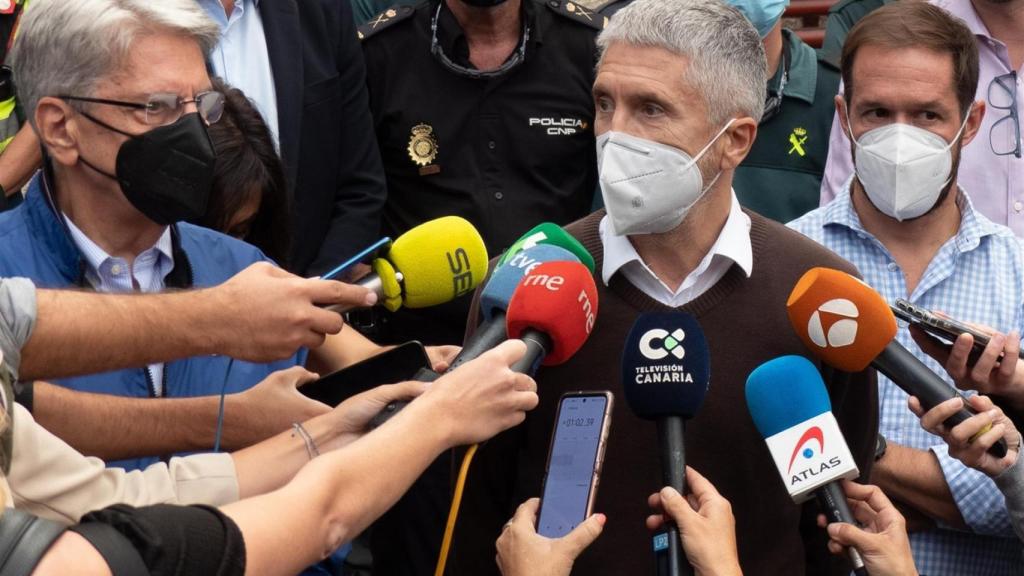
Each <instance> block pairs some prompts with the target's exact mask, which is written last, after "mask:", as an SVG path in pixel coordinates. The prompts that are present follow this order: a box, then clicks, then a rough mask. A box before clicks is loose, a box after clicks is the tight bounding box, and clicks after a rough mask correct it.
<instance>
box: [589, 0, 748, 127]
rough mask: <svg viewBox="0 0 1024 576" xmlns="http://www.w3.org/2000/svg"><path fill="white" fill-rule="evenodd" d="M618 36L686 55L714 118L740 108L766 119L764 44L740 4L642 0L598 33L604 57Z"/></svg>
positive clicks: (691, 77)
mask: <svg viewBox="0 0 1024 576" xmlns="http://www.w3.org/2000/svg"><path fill="white" fill-rule="evenodd" d="M615 42H622V43H624V44H630V45H634V46H644V47H652V48H664V49H665V50H668V51H669V52H672V53H673V54H678V55H680V56H683V57H685V58H686V59H687V60H688V61H689V66H688V67H687V71H686V80H687V81H688V82H689V84H690V85H691V86H693V87H694V88H695V89H696V90H697V91H698V92H700V93H701V94H702V95H703V97H704V99H705V102H706V103H707V106H708V114H709V116H710V118H709V120H710V121H711V122H712V123H714V124H724V123H725V122H726V121H727V120H729V119H730V118H734V117H736V115H737V114H742V115H746V116H750V117H751V118H753V119H754V120H757V121H760V120H761V115H762V114H763V113H764V100H765V86H766V85H767V83H768V79H767V68H768V63H767V60H766V59H765V53H764V45H763V44H762V41H761V37H760V36H759V35H758V33H757V30H755V29H754V27H753V25H751V24H750V22H749V21H748V20H747V19H746V17H744V16H743V14H741V13H740V12H739V11H738V10H736V9H735V8H733V7H731V6H729V5H727V4H725V3H723V2H720V1H719V0H636V1H635V2H633V3H632V4H630V5H629V6H627V7H625V8H623V9H622V10H620V11H619V12H617V13H616V14H615V16H613V17H612V18H611V20H610V21H609V23H608V26H607V27H606V28H605V29H604V31H603V32H601V35H600V36H598V38H597V46H598V49H599V50H600V53H601V60H603V59H604V54H605V52H606V51H607V50H608V47H609V46H611V45H612V44H614V43H615ZM600 66H601V64H600V61H599V62H598V67H600Z"/></svg>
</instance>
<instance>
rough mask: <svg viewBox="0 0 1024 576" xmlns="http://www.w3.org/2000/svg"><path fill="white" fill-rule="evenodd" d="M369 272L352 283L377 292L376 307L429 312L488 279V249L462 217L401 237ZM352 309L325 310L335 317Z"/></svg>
mask: <svg viewBox="0 0 1024 576" xmlns="http://www.w3.org/2000/svg"><path fill="white" fill-rule="evenodd" d="M371 267H372V268H373V272H372V273H371V274H368V275H367V276H365V277H364V278H362V279H360V280H359V281H358V282H356V285H358V286H365V287H367V288H369V289H371V290H373V291H374V292H376V293H377V298H378V300H377V303H378V305H380V306H384V308H387V309H388V310H390V311H392V312H394V311H395V310H398V309H399V308H401V307H402V306H405V307H406V308H428V307H430V306H436V305H438V304H443V303H445V302H449V301H451V300H454V299H455V298H457V297H459V296H462V295H463V294H468V293H469V292H470V291H472V290H473V289H474V288H476V285H477V284H479V283H480V282H481V281H482V280H483V279H484V277H485V276H486V275H487V247H486V246H484V240H483V238H481V237H480V233H479V232H477V230H476V228H474V227H473V225H472V224H470V223H469V222H468V221H466V220H465V219H464V218H459V217H458V216H445V217H443V218H437V219H436V220H431V221H429V222H424V223H423V224H420V225H419V226H416V227H415V228H413V229H411V230H409V231H408V232H406V233H405V234H402V235H401V236H399V237H398V239H397V240H395V242H394V244H392V245H391V248H390V249H389V250H388V251H387V253H386V254H385V255H384V256H383V257H380V258H375V259H374V260H373V262H372V263H371ZM352 308H354V307H353V306H349V305H337V306H329V307H328V309H329V310H334V311H336V312H339V313H344V312H348V311H349V310H351V309H352Z"/></svg>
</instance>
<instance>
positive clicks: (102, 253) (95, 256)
mask: <svg viewBox="0 0 1024 576" xmlns="http://www.w3.org/2000/svg"><path fill="white" fill-rule="evenodd" d="M61 216H63V218H64V222H66V223H67V225H68V230H69V231H70V232H71V240H72V241H74V243H75V246H77V247H78V251H79V253H81V254H82V257H83V258H84V259H85V262H86V263H87V264H88V265H89V269H90V270H91V271H93V272H98V271H99V270H100V267H101V266H102V265H103V263H104V262H106V261H107V260H109V259H110V258H111V256H110V254H107V252H106V250H104V249H103V248H100V246H99V245H98V244H96V243H95V242H93V241H92V239H90V238H89V237H88V236H86V235H85V232H82V230H81V229H79V228H78V226H75V223H74V222H72V221H71V218H68V216H67V214H61ZM153 250H155V251H156V252H158V253H159V254H161V255H163V256H164V257H166V258H167V260H168V261H170V262H174V252H173V246H172V243H171V227H170V226H167V227H165V228H164V232H163V234H161V235H160V237H159V238H157V241H156V244H154V245H153V246H152V247H151V248H150V249H149V250H145V251H144V252H143V253H142V254H145V253H146V252H150V251H153ZM140 256H141V254H140Z"/></svg>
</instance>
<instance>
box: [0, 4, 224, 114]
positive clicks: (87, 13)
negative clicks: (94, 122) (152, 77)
mask: <svg viewBox="0 0 1024 576" xmlns="http://www.w3.org/2000/svg"><path fill="white" fill-rule="evenodd" d="M159 32H170V33H172V34H177V35H180V36H184V37H187V38H191V39H193V40H195V41H196V43H198V44H199V48H200V49H201V50H202V51H203V54H204V55H207V54H209V53H210V51H211V50H212V49H213V47H214V46H216V45H217V42H218V40H219V39H220V29H219V28H218V27H217V24H215V23H214V22H213V20H211V19H210V18H209V17H208V16H207V15H206V13H205V12H204V11H203V9H202V8H200V7H199V4H198V3H197V2H196V1H195V0H32V2H31V4H29V6H28V8H27V9H26V10H25V13H24V15H23V16H22V22H21V26H20V29H19V31H18V37H17V39H16V40H15V42H14V47H13V48H12V51H11V61H12V68H13V69H14V77H15V82H16V85H17V87H18V97H19V99H20V100H21V103H22V105H23V106H24V107H25V110H26V112H27V114H28V116H29V119H30V120H32V122H33V123H34V122H35V120H34V116H35V109H36V105H38V104H39V100H40V99H42V98H43V97H44V96H59V95H62V94H72V95H75V96H90V95H92V93H93V90H94V89H95V85H96V83H97V82H98V81H99V80H100V79H102V78H103V77H104V76H107V75H108V74H110V73H111V72H113V71H115V70H117V68H118V67H119V66H121V65H123V64H124V62H125V61H126V60H127V59H128V56H129V54H130V52H131V49H132V45H133V44H134V43H135V41H136V40H137V39H138V38H139V37H140V36H145V35H148V34H153V33H159ZM154 65H155V66H159V63H158V62H154Z"/></svg>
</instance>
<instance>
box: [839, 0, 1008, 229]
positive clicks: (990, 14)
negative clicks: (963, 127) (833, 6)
mask: <svg viewBox="0 0 1024 576" xmlns="http://www.w3.org/2000/svg"><path fill="white" fill-rule="evenodd" d="M930 2H931V3H932V4H934V5H936V6H939V7H941V8H944V9H945V10H947V11H948V12H949V13H950V14H952V15H953V16H955V17H957V18H959V19H961V20H963V21H964V23H965V24H966V25H967V27H968V28H970V30H971V32H973V33H974V37H975V40H976V44H977V47H978V53H979V63H980V75H979V78H978V93H977V95H976V98H977V99H978V100H982V101H984V102H985V103H986V104H987V107H988V110H987V113H986V114H985V117H984V119H983V120H982V124H981V129H980V133H979V137H978V141H977V142H975V143H974V144H973V145H971V146H968V147H967V148H965V149H964V156H963V162H962V166H961V170H960V182H961V184H962V185H963V186H964V188H965V189H967V190H968V191H969V192H970V194H971V199H972V200H973V201H974V203H975V206H976V207H977V209H978V211H979V212H981V213H982V214H984V215H985V216H987V217H988V218H990V219H992V221H993V222H996V223H997V224H1003V225H1005V226H1008V227H1009V228H1010V229H1011V230H1013V232H1014V234H1016V235H1017V236H1018V237H1024V157H1022V150H1021V136H1020V116H1021V114H1022V113H1024V98H1022V97H1021V84H1022V80H1021V73H1022V72H1024V37H1022V36H1021V33H1020V31H1021V30H1024V0H930ZM849 4H867V5H877V4H878V2H861V1H860V0H853V1H852V2H849ZM851 174H853V164H852V163H851V159H850V146H849V143H848V142H847V140H846V137H845V136H844V135H843V133H842V129H841V127H840V125H839V119H838V117H837V118H835V119H834V120H833V124H832V136H831V140H830V146H829V156H828V164H827V166H826V169H825V178H824V180H823V181H822V186H821V204H822V205H825V204H827V203H828V202H830V201H831V200H832V199H833V198H835V197H836V196H837V195H839V194H841V193H842V190H843V186H844V184H845V183H846V181H847V180H848V179H849V177H850V175H851Z"/></svg>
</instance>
